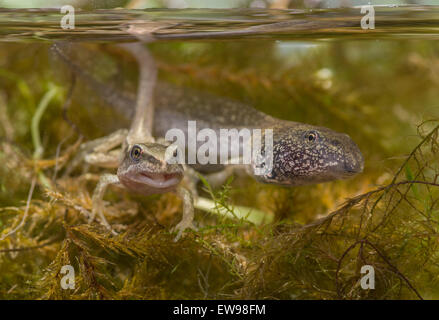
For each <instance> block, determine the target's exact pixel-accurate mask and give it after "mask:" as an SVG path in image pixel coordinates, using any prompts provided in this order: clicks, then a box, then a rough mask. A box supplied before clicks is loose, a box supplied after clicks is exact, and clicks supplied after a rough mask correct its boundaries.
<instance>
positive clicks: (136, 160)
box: [117, 143, 183, 195]
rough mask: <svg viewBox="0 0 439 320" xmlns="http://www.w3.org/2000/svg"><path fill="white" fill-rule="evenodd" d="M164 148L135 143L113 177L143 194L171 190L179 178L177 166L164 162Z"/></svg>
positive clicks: (156, 144)
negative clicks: (115, 176)
mask: <svg viewBox="0 0 439 320" xmlns="http://www.w3.org/2000/svg"><path fill="white" fill-rule="evenodd" d="M166 150H167V146H165V145H162V144H159V143H145V144H143V143H137V144H133V145H132V146H130V147H128V148H127V151H126V153H125V156H124V158H123V160H122V163H121V165H120V166H119V169H118V170H117V176H118V178H119V180H120V182H121V183H122V185H123V186H125V187H126V188H127V189H129V190H131V191H134V192H137V193H141V194H143V195H149V194H155V193H166V192H168V191H171V190H174V189H175V188H176V187H177V185H178V184H179V183H180V181H181V179H182V178H183V167H182V166H181V165H180V164H169V163H168V161H166V159H167V158H166V155H167V153H166Z"/></svg>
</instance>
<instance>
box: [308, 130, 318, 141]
mask: <svg viewBox="0 0 439 320" xmlns="http://www.w3.org/2000/svg"><path fill="white" fill-rule="evenodd" d="M318 137H319V135H318V133H317V132H316V131H308V132H307V133H306V134H305V139H306V140H307V141H309V142H314V141H316V140H317V138H318Z"/></svg>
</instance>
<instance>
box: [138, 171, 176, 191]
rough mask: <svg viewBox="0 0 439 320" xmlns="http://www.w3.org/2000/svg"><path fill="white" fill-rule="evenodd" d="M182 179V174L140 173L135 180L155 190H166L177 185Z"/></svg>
mask: <svg viewBox="0 0 439 320" xmlns="http://www.w3.org/2000/svg"><path fill="white" fill-rule="evenodd" d="M181 179H182V174H181V173H178V172H175V173H153V172H146V171H144V172H140V173H139V174H138V175H137V177H136V180H137V182H138V183H141V184H145V185H148V186H151V187H154V188H157V189H166V188H169V187H172V186H175V185H177V184H178V183H179V182H180V181H181Z"/></svg>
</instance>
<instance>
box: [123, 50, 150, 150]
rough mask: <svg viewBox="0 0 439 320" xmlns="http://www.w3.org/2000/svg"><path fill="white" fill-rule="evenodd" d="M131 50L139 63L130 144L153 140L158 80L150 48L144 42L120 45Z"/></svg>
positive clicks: (129, 137)
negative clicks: (155, 90)
mask: <svg viewBox="0 0 439 320" xmlns="http://www.w3.org/2000/svg"><path fill="white" fill-rule="evenodd" d="M119 46H120V47H122V48H124V49H125V50H127V51H129V52H130V53H131V54H132V55H133V56H134V58H135V59H136V61H137V64H138V65H139V81H138V84H137V101H136V111H135V114H134V118H133V121H132V123H131V128H130V131H129V132H128V136H127V143H128V145H132V144H134V143H139V142H153V141H154V138H153V137H152V129H153V121H154V89H155V85H156V80H157V66H156V64H155V61H154V58H153V57H152V55H151V54H150V53H149V50H148V49H147V48H146V47H145V45H143V44H142V43H129V44H122V45H119Z"/></svg>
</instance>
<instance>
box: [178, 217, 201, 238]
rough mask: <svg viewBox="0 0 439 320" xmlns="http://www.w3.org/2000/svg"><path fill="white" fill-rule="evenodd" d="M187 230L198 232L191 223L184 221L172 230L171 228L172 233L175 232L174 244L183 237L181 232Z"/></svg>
mask: <svg viewBox="0 0 439 320" xmlns="http://www.w3.org/2000/svg"><path fill="white" fill-rule="evenodd" d="M187 229H192V230H194V231H198V228H197V227H196V226H195V225H194V223H193V221H185V220H181V221H180V222H179V223H178V224H177V225H176V226H175V227H174V228H172V232H177V236H176V237H175V239H174V242H177V241H178V240H179V239H180V238H181V236H182V235H183V232H184V231H186V230H187Z"/></svg>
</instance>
